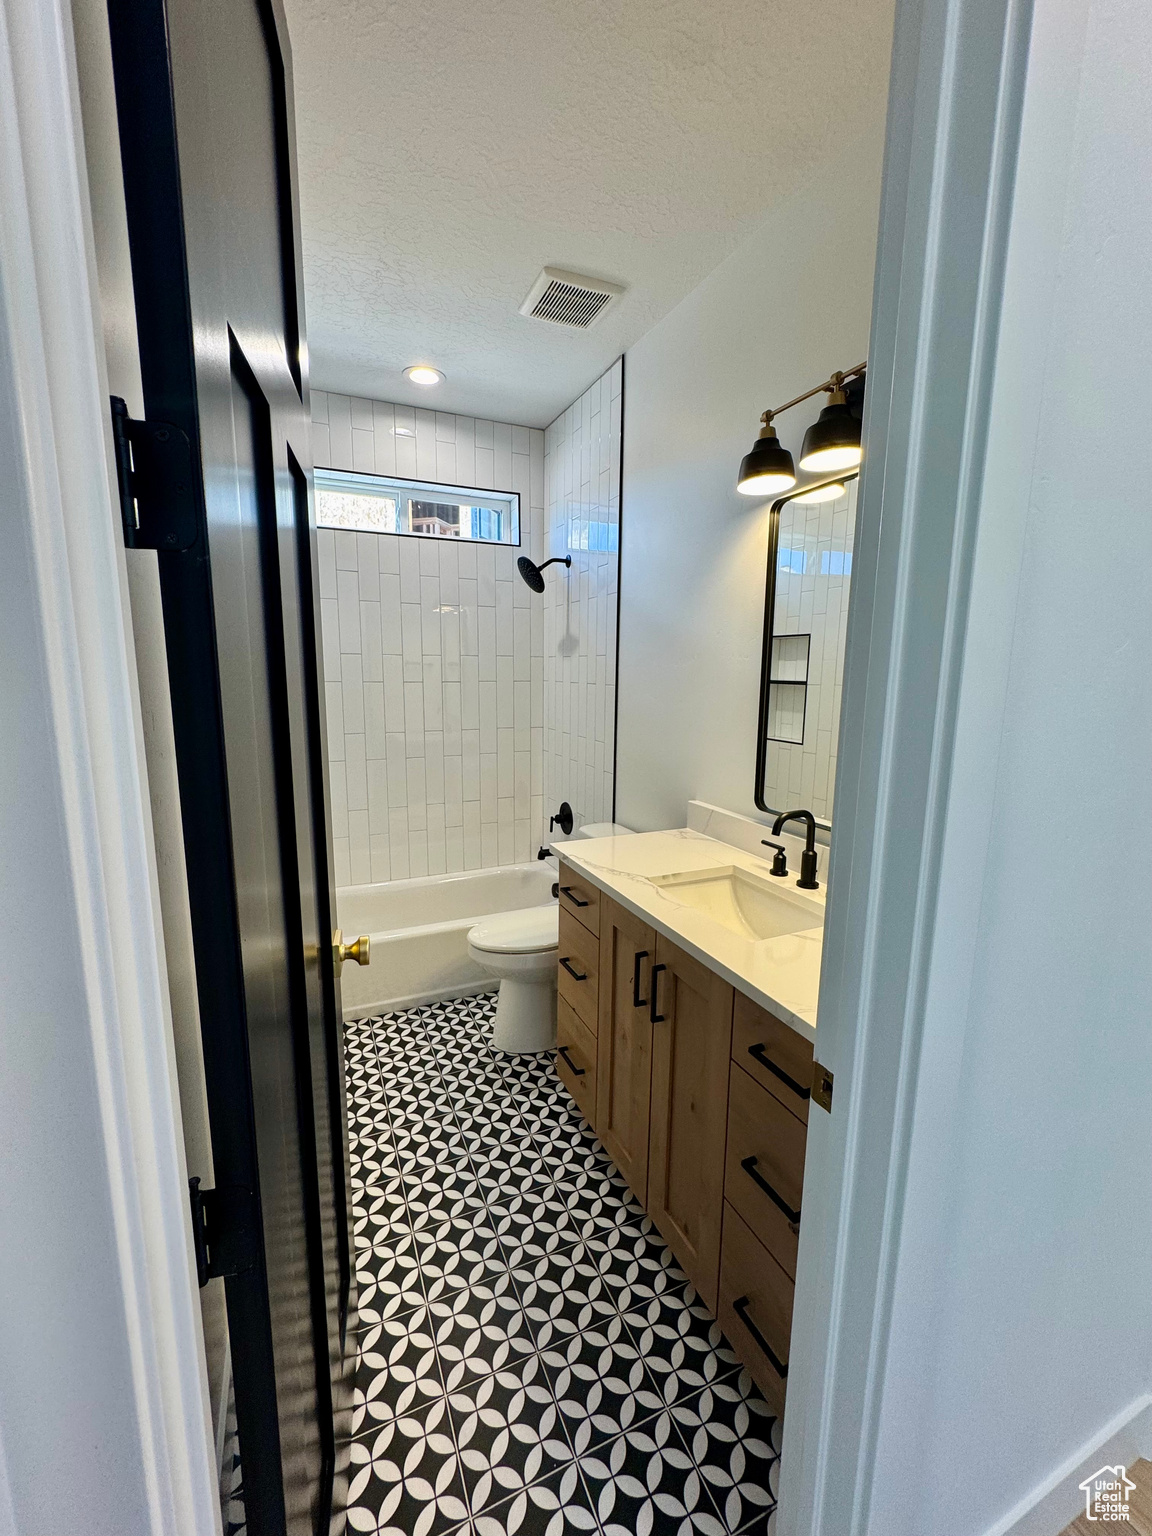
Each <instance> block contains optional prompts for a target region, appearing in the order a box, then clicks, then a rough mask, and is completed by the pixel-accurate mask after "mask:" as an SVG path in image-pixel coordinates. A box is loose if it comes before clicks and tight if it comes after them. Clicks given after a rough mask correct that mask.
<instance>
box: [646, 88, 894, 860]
mask: <svg viewBox="0 0 1152 1536" xmlns="http://www.w3.org/2000/svg"><path fill="white" fill-rule="evenodd" d="M883 109H884V92H883V84H882V83H879V84H878V87H877V91H876V108H875V114H874V120H873V122H872V123H871V124H870V125H865V128H864V129H863V130H862V131H861V132H860V133H859V134H858V136H857V137H856V138H854V139H853V141H852V142H850V143H845V144H844V145H843V146H842V147H843V149H844V157H843V161H842V163H841V164H840V165H839V166H838V167H823V168H821V170H820V172H819V174H816V175H814V176H813V178H812V181H811V185H810V188H809V190H808V191H807V192H806V193H805V195H803V196H796V197H793V198H791V199H789V200H787V201H784V202H782V203H781V204H780V205H778V206H777V207H776V208H774V209H773V211H772V216H771V218H770V219H769V220H768V221H767V222H766V223H765V225H764V226H763V228H762V229H761V230H760V231H758V233H757V234H755V235H754V236H753V237H752V238H751V239H749V240H748V241H746V242H745V244H744V245H742V246H741V247H740V248H739V250H737V251H736V252H735V253H734V254H733V255H732V256H730V257H729V258H728V260H727V261H726V262H725V263H724V264H723V265H722V266H721V267H718V268H717V270H716V271H715V272H713V273H712V275H711V276H710V277H708V278H707V279H706V280H705V281H704V282H703V283H701V284H700V286H699V287H698V288H697V289H695V291H694V292H693V293H691V294H690V295H689V296H688V298H686V299H685V300H684V301H683V302H682V303H681V304H680V305H678V306H677V308H676V309H674V310H673V311H672V312H671V313H670V314H669V315H667V316H666V317H665V318H664V319H663V320H662V321H661V322H660V323H659V324H658V325H657V326H655V327H654V328H653V329H652V330H651V331H650V332H649V333H648V334H647V335H646V336H645V337H644V338H643V339H642V340H641V341H639V342H638V343H637V344H636V345H635V346H634V347H632V348H630V349H629V351H628V353H627V356H626V360H625V361H626V373H627V409H626V411H625V416H624V490H623V516H622V521H621V535H620V537H621V556H620V559H621V574H620V581H621V621H620V707H619V722H620V723H619V741H618V744H617V762H618V782H617V801H616V806H617V814H618V816H619V818H620V820H621V821H623V822H625V823H627V824H628V825H630V826H634V827H636V828H638V829H641V830H645V829H651V828H656V827H669V826H681V825H683V821H684V807H685V802H686V801H687V800H689V799H690V798H692V797H697V798H699V799H702V800H708V801H711V802H713V803H714V804H717V805H723V806H727V807H728V808H730V809H732V810H735V811H742V812H747V813H749V814H753V815H754V814H756V812H755V807H754V802H753V795H752V781H753V774H754V767H755V756H756V719H757V705H758V688H759V677H760V644H761V633H762V627H763V619H764V578H765V568H764V566H765V555H766V541H767V504H766V503H759V502H751V503H750V502H749V500H748V498H746V497H743V496H740V495H738V494H737V492H736V489H735V485H736V471H737V468H738V466H739V463H740V460H741V458H742V457H743V456H744V454H745V453H747V452H748V449H749V448H750V447H751V446H752V442H753V439H754V438H755V436H756V433H757V431H758V429H759V416H760V412H761V411H763V410H764V409H765V407H767V406H769V405H776V404H780V403H781V402H783V401H784V400H787V399H790V398H791V397H792V396H793V395H795V394H798V393H799V392H800V391H801V390H803V389H805V388H809V387H811V386H812V385H813V384H816V383H819V381H820V380H821V379H822V378H825V377H827V375H828V373H829V372H831V370H832V369H834V368H838V367H839V368H846V367H850V366H851V365H852V364H854V363H858V362H860V361H861V359H862V358H864V357H865V356H866V354H867V351H868V325H869V313H870V305H871V294H872V272H873V265H874V258H875V246H876V221H877V212H878V207H879V194H880V158H881V151H882V140H883V126H884V123H883ZM819 404H820V402H819V401H818V402H816V407H815V408H816V409H817V410H818V409H819ZM813 415H814V412H813V411H809V410H808V409H807V407H797V408H796V409H794V410H792V411H790V412H789V413H788V414H787V415H785V416H783V417H781V418H780V421H779V423H778V426H779V431H780V434H781V438H782V440H783V441H785V442H786V443H788V444H789V446H791V447H792V448H793V451H794V452H795V451H796V449H797V448H798V447H799V443H800V439H801V436H802V434H803V431H804V428H805V427H806V426H807V424H808V422H809V421H810V420H811V419H812V418H813Z"/></svg>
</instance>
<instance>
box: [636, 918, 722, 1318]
mask: <svg viewBox="0 0 1152 1536" xmlns="http://www.w3.org/2000/svg"><path fill="white" fill-rule="evenodd" d="M652 986H653V988H654V993H653V997H654V1007H653V1010H652V1107H651V1112H650V1117H651V1124H650V1128H649V1131H648V1198H647V1202H646V1203H647V1207H648V1214H649V1215H650V1216H651V1217H652V1220H653V1221H654V1222H655V1223H656V1225H657V1226H658V1227H659V1228H660V1231H661V1233H662V1234H663V1236H664V1239H665V1241H666V1242H667V1244H668V1246H669V1248H671V1250H672V1252H673V1253H674V1254H675V1255H676V1257H677V1259H679V1261H680V1264H681V1265H682V1267H683V1269H684V1272H685V1274H686V1275H687V1276H688V1278H689V1279H690V1280H691V1281H692V1284H693V1285H694V1286H695V1287H696V1289H697V1290H698V1291H699V1292H700V1295H701V1296H702V1297H703V1298H704V1300H705V1301H706V1302H707V1303H708V1305H709V1306H710V1307H711V1308H712V1309H713V1311H715V1309H716V1296H717V1283H718V1279H719V1272H720V1221H721V1215H722V1211H723V1199H724V1147H725V1138H726V1133H727V1124H728V1070H729V1065H730V1062H731V1056H732V997H733V990H732V987H731V986H730V985H729V983H728V982H726V981H724V980H723V979H722V978H721V977H719V976H717V975H716V973H715V971H710V970H709V969H708V967H707V966H705V965H701V963H700V962H699V960H695V959H693V958H692V956H691V955H688V954H685V952H684V951H683V950H682V949H680V948H678V947H677V946H676V945H675V944H672V943H671V942H670V941H669V940H668V939H666V938H665V937H664V936H663V934H660V935H658V936H657V939H656V965H655V967H654V970H653V975H652Z"/></svg>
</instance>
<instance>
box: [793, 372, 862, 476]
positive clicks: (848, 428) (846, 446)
mask: <svg viewBox="0 0 1152 1536" xmlns="http://www.w3.org/2000/svg"><path fill="white" fill-rule="evenodd" d="M838 393H839V394H840V398H839V399H837V398H836V396H835V395H834V396H833V397H832V403H831V404H830V405H826V406H825V407H824V409H823V410H822V411H821V412H820V415H819V416H818V417H817V418H816V420H815V421H814V422H813V423H812V425H811V426H810V427H809V428H808V430H807V432H805V434H804V446H803V448H802V449H801V450H800V468H801V469H806V470H810V471H811V472H812V473H813V474H820V475H834V474H836V473H837V471H838V470H841V469H855V468H856V466H857V465H858V464H859V463H860V460H861V459H862V458H863V456H864V455H863V452H862V451H861V448H860V417H859V416H858V415H856V414H855V413H854V412H853V410H852V407H851V406H850V405H849V404H848V402H847V400H845V398H844V395H843V393H842V392H838Z"/></svg>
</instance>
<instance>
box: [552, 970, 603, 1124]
mask: <svg viewBox="0 0 1152 1536" xmlns="http://www.w3.org/2000/svg"><path fill="white" fill-rule="evenodd" d="M556 1072H557V1075H558V1076H559V1078H560V1080H561V1082H562V1083H563V1084H564V1086H565V1087H566V1088H567V1089H568V1092H569V1093H570V1094H571V1095H572V1097H573V1098H574V1099H575V1100H576V1103H577V1104H578V1105H579V1107H580V1113H581V1114H582V1115H583V1116H584V1118H585V1120H587V1121H588V1123H589V1124H591V1123H592V1122H593V1120H594V1119H595V1118H596V1036H595V1035H594V1034H593V1033H592V1031H591V1030H590V1029H589V1028H588V1026H587V1024H585V1023H584V1021H583V1019H581V1017H580V1015H579V1014H578V1013H577V1012H576V1010H575V1009H574V1008H573V1007H572V1006H571V1005H570V1004H568V1003H566V1002H565V1001H564V999H563V998H562V997H560V998H558V999H557V1002H556Z"/></svg>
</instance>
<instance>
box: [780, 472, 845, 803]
mask: <svg viewBox="0 0 1152 1536" xmlns="http://www.w3.org/2000/svg"><path fill="white" fill-rule="evenodd" d="M859 483H860V482H859V481H858V480H853V481H852V483H851V484H850V485H849V487H848V491H847V494H846V495H844V496H841V497H840V499H839V500H838V501H826V502H824V503H822V504H821V505H818V506H814V507H801V506H798V505H797V504H796V503H795V502H789V503H788V504H787V505H786V506H785V507H783V508H782V509H781V512H780V536H779V553H778V560H777V566H776V612H775V616H774V619H773V632H774V633H775V634H777V635H785V634H808V635H811V636H812V647H811V650H810V652H809V655H808V693H807V699H806V701H805V703H806V708H805V710H804V721H803V729H804V741H803V744H802V745H799V746H796V745H789V744H787V743H785V742H778V741H770V742H769V743H768V752H767V762H766V764H765V771H764V799H765V800H766V801H767V803H768V804H769V805H770V806H772V807H773V808H774V809H775V810H781V811H785V810H792V809H793V808H794V807H796V806H800V805H803V806H807V807H808V808H809V809H810V810H812V811H813V812H814V813H815V814H816V815H817V816H820V817H830V816H831V815H832V796H833V791H834V789H835V785H836V743H837V739H838V737H839V733H840V694H841V689H842V686H843V681H844V641H845V638H846V634H847V625H848V594H849V590H850V588H851V585H852V577H851V574H850V573H851V568H852V561H851V556H852V538H853V533H854V531H855V527H856V487H857V486H858V485H859ZM781 675H792V674H791V673H787V674H781ZM786 692H787V693H788V694H791V693H792V692H793V690H791V689H789V690H786ZM793 702H794V701H793V700H788V699H786V698H781V699H780V700H779V701H778V703H779V705H780V707H781V712H783V711H784V710H785V709H787V708H788V707H789V706H790V705H791V704H792V703H793ZM778 723H782V722H778ZM795 723H797V724H798V720H797V722H795ZM781 734H787V732H786V731H784V730H783V729H782V730H781Z"/></svg>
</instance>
